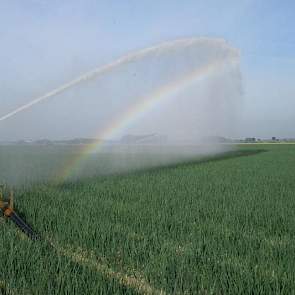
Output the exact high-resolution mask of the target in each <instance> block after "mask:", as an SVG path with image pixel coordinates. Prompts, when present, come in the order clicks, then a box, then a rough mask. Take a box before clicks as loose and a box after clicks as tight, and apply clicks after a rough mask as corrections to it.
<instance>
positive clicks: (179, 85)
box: [58, 60, 229, 181]
mask: <svg viewBox="0 0 295 295" xmlns="http://www.w3.org/2000/svg"><path fill="white" fill-rule="evenodd" d="M225 62H227V64H228V63H229V60H215V61H213V62H211V63H209V64H207V65H206V66H203V67H200V68H198V69H197V70H195V71H192V72H190V73H189V74H187V75H184V76H183V77H182V78H180V79H179V80H177V81H173V82H172V83H168V84H166V85H164V86H162V87H160V88H158V89H156V90H155V91H154V92H152V93H151V94H149V95H146V96H143V97H141V98H139V99H138V100H137V102H136V103H135V104H134V105H132V106H131V107H129V108H128V109H126V110H125V111H124V112H122V115H121V116H120V117H118V118H114V119H113V120H111V123H110V124H109V125H107V126H105V128H103V130H102V131H101V132H100V133H99V134H98V136H97V138H99V139H98V140H97V141H95V142H94V143H92V144H90V145H87V146H85V148H84V149H83V150H82V151H81V152H80V153H79V155H78V156H77V157H75V158H73V159H71V160H70V161H69V162H68V163H67V164H66V165H65V166H64V167H63V170H62V173H61V174H60V175H59V177H58V178H59V179H58V181H60V180H61V181H65V180H67V179H68V178H70V177H71V175H72V174H73V171H75V170H76V169H78V168H79V167H81V166H82V165H83V162H84V161H85V159H87V157H88V156H89V154H92V153H94V152H98V151H99V150H100V149H101V148H102V147H103V146H104V141H103V140H102V139H109V138H114V137H115V136H116V135H117V134H118V133H119V132H122V131H123V130H124V129H125V128H126V127H128V126H131V125H132V124H133V123H134V122H135V121H137V120H138V119H139V118H140V117H142V116H143V115H145V114H146V113H147V112H148V111H150V110H152V109H153V108H154V107H156V106H159V105H160V104H163V103H165V102H166V101H168V100H170V99H172V98H173V97H175V96H176V95H177V94H178V93H179V92H180V91H181V90H182V89H185V88H187V87H189V86H190V85H192V84H193V83H196V82H198V81H200V80H202V79H205V78H206V77H208V76H209V75H211V74H213V73H215V72H216V71H217V70H218V69H220V68H221V67H222V66H223V65H224V64H225Z"/></svg>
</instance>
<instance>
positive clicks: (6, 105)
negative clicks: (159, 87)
mask: <svg viewBox="0 0 295 295" xmlns="http://www.w3.org/2000/svg"><path fill="white" fill-rule="evenodd" d="M294 11H295V1H292V0H282V1H278V0H276V1H275V0H257V1H254V0H239V1H234V0H223V1H219V0H215V1H213V0H207V1H197V0H183V1H176V0H169V1H166V0H141V1H135V0H132V1H131V0H129V1H128V0H127V1H118V0H117V1H115V0H108V1H99V0H96V1H94V0H83V1H82V0H71V1H69V0H64V1H57V0H51V1H47V0H26V1H23V0H0V40H1V47H0V67H1V72H0V115H4V114H6V113H7V112H9V111H11V110H13V109H14V108H15V107H18V106H20V105H21V104H23V103H25V102H28V101H29V100H30V99H31V98H35V97H36V96H38V95H40V94H43V93H44V92H46V91H48V90H51V89H52V88H54V87H57V86H59V85H60V84H62V83H64V82H67V81H69V80H71V79H73V78H75V77H76V76H78V75H80V74H82V73H84V72H86V71H89V70H91V69H93V68H95V67H96V66H99V65H103V64H105V63H107V62H110V61H112V60H113V59H115V58H117V57H119V56H121V55H124V54H126V53H128V52H130V51H135V50H137V49H140V48H144V47H147V46H150V45H153V44H157V43H160V42H163V41H166V40H173V39H177V38H184V37H199V36H200V37H214V38H215V37H217V38H223V39H225V40H226V41H228V43H229V44H230V45H231V46H233V47H234V48H237V49H239V50H240V62H241V65H240V67H241V74H242V88H243V89H242V101H241V110H240V111H239V113H238V116H239V123H238V126H237V130H236V133H235V135H234V136H235V137H259V138H269V137H272V136H276V137H279V138H282V137H294V138H295V128H294V126H295V83H294V78H295V34H294V28H295V18H294ZM47 108H50V105H49V103H48V104H46V106H45V105H44V106H43V110H42V108H41V107H40V109H39V110H40V112H41V115H40V116H41V117H42V112H46V110H47ZM28 115H29V113H28ZM39 119H40V117H39ZM9 124H11V125H9ZM20 124H21V122H20V121H18V120H15V121H13V120H12V119H11V120H10V121H9V122H7V123H6V122H5V128H6V132H5V130H3V129H5V128H2V129H1V128H0V130H1V133H2V134H0V137H2V140H11V139H20V138H21V136H22V133H21V126H19V128H18V125H20ZM37 124H38V123H37V122H36V125H37ZM6 126H7V127H6ZM9 126H11V127H9ZM48 126H50V123H48ZM17 130H19V131H17ZM54 134H55V135H57V136H58V135H59V134H58V130H57V131H56V133H53V135H54ZM73 136H74V133H73ZM44 137H46V136H44Z"/></svg>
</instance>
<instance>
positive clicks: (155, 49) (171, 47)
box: [0, 38, 238, 121]
mask: <svg viewBox="0 0 295 295" xmlns="http://www.w3.org/2000/svg"><path fill="white" fill-rule="evenodd" d="M204 42H208V43H209V42H210V39H206V38H188V39H179V40H174V41H169V42H164V43H161V44H158V45H155V46H151V47H148V48H144V49H141V50H138V51H136V52H133V53H129V54H127V55H124V56H122V57H120V58H118V59H117V60H115V61H113V62H111V63H109V64H107V65H104V66H101V67H98V68H96V69H94V70H92V71H90V72H87V73H85V74H83V75H81V76H80V77H78V78H76V79H74V80H72V81H70V82H68V83H66V84H64V85H62V86H60V87H58V88H56V89H54V90H52V91H50V92H48V93H46V94H44V95H42V96H40V97H38V98H36V99H33V100H31V101H30V102H29V103H27V104H25V105H23V106H21V107H18V108H16V109H15V110H13V111H11V112H9V113H8V114H6V115H4V116H2V117H0V121H5V120H7V119H9V118H11V117H14V116H15V115H17V114H18V113H21V112H23V111H25V110H27V109H30V108H31V107H33V106H34V105H36V104H39V103H41V102H43V101H46V100H47V99H50V98H52V97H54V96H56V95H59V94H61V93H63V92H65V91H67V90H68V89H71V88H72V87H74V86H77V85H79V84H80V83H82V82H85V81H89V80H92V79H95V78H97V77H98V76H101V75H103V74H106V73H108V72H110V71H112V70H113V69H115V68H117V67H119V66H121V65H124V64H128V63H131V62H136V61H138V60H140V59H142V58H144V57H145V56H147V55H149V54H152V53H156V54H158V55H159V54H162V53H167V52H170V51H175V50H177V49H179V48H188V47H190V46H193V45H197V44H202V43H204ZM215 42H220V45H221V46H222V47H226V48H227V47H228V48H230V47H229V46H228V45H227V44H226V43H225V42H224V40H222V39H220V40H219V39H218V40H215ZM230 53H231V56H227V57H225V58H236V57H237V56H238V52H237V51H235V50H233V49H232V48H230Z"/></svg>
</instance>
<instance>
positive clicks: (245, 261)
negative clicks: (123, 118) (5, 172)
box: [0, 145, 295, 294]
mask: <svg viewBox="0 0 295 295" xmlns="http://www.w3.org/2000/svg"><path fill="white" fill-rule="evenodd" d="M53 154H54V153H53ZM48 159H51V156H50V154H49V155H48ZM48 162H50V161H48ZM1 165H2V164H1ZM49 165H50V164H49ZM294 192H295V145H243V146H240V147H239V149H238V150H237V151H233V152H230V153H228V154H225V155H223V156H218V157H214V158H211V159H205V160H202V161H195V162H190V163H185V164H178V165H171V166H169V167H163V168H153V169H150V170H142V171H135V172H132V173H128V174H120V175H112V176H100V177H93V178H90V177H89V178H86V179H84V180H80V181H73V182H70V181H69V182H67V183H64V184H46V183H45V184H39V185H35V186H33V187H30V188H29V189H28V188H18V190H17V191H16V194H17V208H18V210H19V211H20V212H21V213H22V214H23V215H24V216H25V218H26V220H27V221H28V222H29V223H30V225H31V226H32V227H33V228H35V229H36V230H37V231H38V232H39V233H40V234H41V235H42V237H43V240H42V241H38V242H31V241H30V240H28V239H26V238H24V237H23V236H22V235H21V234H19V233H18V231H17V230H16V229H15V228H14V226H13V225H12V224H10V223H9V222H7V221H2V223H1V224H0V234H1V237H2V238H1V240H0V251H1V260H0V266H1V274H0V293H1V290H2V292H4V291H5V292H7V293H8V292H11V293H14V294H137V293H139V294H160V293H161V291H162V292H163V293H162V294H164V292H165V293H166V294H291V293H292V292H293V291H294V290H295V268H294V262H293V257H294V256H295V246H294V245H295V230H294V229H295V217H294V216H295V215H294V209H295V198H294V196H295V194H294ZM2 282H3V283H2ZM4 284H5V285H4ZM3 290H4V291H3Z"/></svg>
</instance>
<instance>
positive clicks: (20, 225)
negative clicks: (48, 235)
mask: <svg viewBox="0 0 295 295" xmlns="http://www.w3.org/2000/svg"><path fill="white" fill-rule="evenodd" d="M10 219H11V220H12V221H13V222H14V223H15V225H16V226H17V227H18V228H19V229H20V230H21V231H22V232H23V233H25V234H26V235H27V236H28V237H29V238H30V239H32V240H39V238H40V237H39V236H38V235H37V234H36V233H35V232H34V230H33V229H32V228H31V227H30V226H29V225H28V224H27V223H26V222H25V221H24V220H23V219H22V218H20V217H19V216H18V215H17V214H16V213H15V212H12V214H11V215H10Z"/></svg>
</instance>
